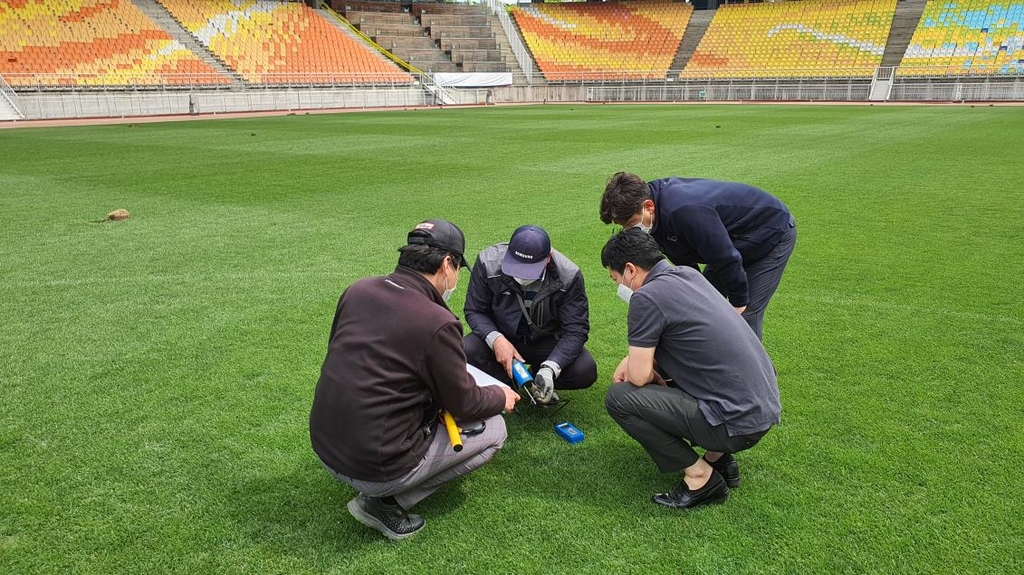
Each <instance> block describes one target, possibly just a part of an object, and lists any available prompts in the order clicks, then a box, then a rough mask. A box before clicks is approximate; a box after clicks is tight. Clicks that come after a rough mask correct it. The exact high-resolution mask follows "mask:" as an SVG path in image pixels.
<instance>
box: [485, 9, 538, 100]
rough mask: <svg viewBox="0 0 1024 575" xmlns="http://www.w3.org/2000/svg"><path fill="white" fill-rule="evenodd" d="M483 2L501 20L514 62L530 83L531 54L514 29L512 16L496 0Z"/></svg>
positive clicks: (531, 79)
mask: <svg viewBox="0 0 1024 575" xmlns="http://www.w3.org/2000/svg"><path fill="white" fill-rule="evenodd" d="M485 2H486V3H487V7H488V8H489V9H490V10H491V13H492V14H495V15H496V16H497V17H498V21H499V22H501V29H502V30H504V31H505V36H506V37H507V38H508V45H509V47H510V48H512V55H513V56H515V57H516V62H519V67H520V68H522V69H523V75H524V76H525V78H526V83H527V84H532V83H533V56H530V51H529V50H527V49H526V45H525V44H523V41H522V39H520V38H519V32H518V31H517V30H516V28H515V25H513V24H512V18H510V17H509V15H508V12H506V11H505V4H502V3H501V2H499V1H498V0H485Z"/></svg>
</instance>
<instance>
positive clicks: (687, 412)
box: [604, 383, 768, 473]
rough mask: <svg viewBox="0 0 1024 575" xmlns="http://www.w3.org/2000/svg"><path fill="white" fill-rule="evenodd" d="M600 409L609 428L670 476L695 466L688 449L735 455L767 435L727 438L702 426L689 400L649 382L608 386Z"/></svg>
mask: <svg viewBox="0 0 1024 575" xmlns="http://www.w3.org/2000/svg"><path fill="white" fill-rule="evenodd" d="M604 405H605V407H606V408H607V409H608V415H611V416H612V419H614V420H615V423H618V424H619V427H621V428H622V429H623V431H625V432H626V433H627V434H629V436H630V437H632V438H633V439H635V440H637V441H638V442H639V443H640V445H641V446H643V448H644V449H645V450H647V453H648V454H649V455H650V456H651V459H653V460H654V464H655V465H657V466H658V470H659V471H661V472H662V473H676V472H679V471H682V470H683V469H686V468H687V467H689V466H691V465H693V464H694V463H697V460H698V459H700V455H698V454H697V452H696V451H694V449H693V446H699V447H703V448H704V449H706V450H708V451H718V452H721V453H736V452H738V451H743V450H744V449H749V448H751V447H753V446H754V445H755V444H756V443H757V442H758V441H760V439H761V438H762V437H764V434H766V433H768V431H767V430H765V431H763V432H759V433H755V434H752V435H734V436H729V432H728V431H727V430H726V429H725V425H711V424H710V423H708V420H707V419H706V418H705V417H704V413H703V412H702V411H701V410H700V407H699V406H698V405H697V400H696V399H695V398H694V397H693V396H692V395H690V394H688V393H686V392H684V391H683V390H681V389H679V388H676V387H665V386H661V385H657V384H654V383H651V384H648V385H645V386H643V387H637V386H635V385H633V384H631V383H616V384H612V386H611V387H610V388H608V394H607V395H605V398H604Z"/></svg>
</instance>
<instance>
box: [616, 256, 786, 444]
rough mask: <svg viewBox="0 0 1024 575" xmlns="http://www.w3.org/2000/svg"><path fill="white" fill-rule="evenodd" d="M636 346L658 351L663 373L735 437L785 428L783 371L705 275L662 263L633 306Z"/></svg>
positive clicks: (656, 355)
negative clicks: (781, 418)
mask: <svg viewBox="0 0 1024 575" xmlns="http://www.w3.org/2000/svg"><path fill="white" fill-rule="evenodd" d="M629 345H631V346H633V347H643V348H651V347H653V348H655V352H654V359H655V361H657V362H658V370H659V371H660V372H661V373H662V374H664V375H665V376H666V377H670V378H672V379H673V380H674V381H675V384H676V385H677V386H678V387H679V388H680V389H682V390H683V391H685V392H686V393H689V394H690V395H692V396H693V397H695V398H696V399H697V403H698V405H699V406H700V410H701V411H702V412H703V413H704V417H706V418H707V420H708V423H710V424H711V425H719V424H722V423H724V424H725V428H726V430H728V432H729V435H730V436H732V435H747V434H751V433H756V432H759V431H765V430H767V429H768V428H770V427H771V426H772V425H774V424H776V423H778V422H779V413H780V412H781V406H780V404H779V388H778V386H777V385H776V381H775V369H774V367H773V366H772V362H771V359H769V358H768V354H767V353H765V351H764V347H763V346H762V345H761V342H760V341H758V339H757V336H756V335H755V334H754V331H753V330H751V329H750V326H749V325H747V322H745V321H744V320H743V318H742V317H740V315H739V314H738V313H736V310H734V309H733V307H732V306H731V305H730V304H729V302H728V301H727V300H726V299H725V298H724V297H722V294H720V293H718V290H716V289H715V288H714V287H712V285H711V284H710V283H708V281H707V280H706V279H704V276H702V275H701V274H700V272H698V271H697V270H695V269H693V268H691V267H688V266H679V267H673V266H671V265H670V264H669V263H668V262H667V261H665V260H662V261H660V262H658V263H657V264H655V265H654V267H653V268H652V269H651V272H650V274H648V276H647V279H646V280H645V281H644V285H643V286H641V287H640V288H639V289H637V290H636V292H635V293H633V297H632V298H631V299H630V300H629Z"/></svg>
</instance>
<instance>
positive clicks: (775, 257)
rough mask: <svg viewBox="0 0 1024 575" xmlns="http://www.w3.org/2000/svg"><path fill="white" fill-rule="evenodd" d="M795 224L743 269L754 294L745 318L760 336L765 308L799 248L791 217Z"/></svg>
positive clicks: (709, 277) (759, 337)
mask: <svg viewBox="0 0 1024 575" xmlns="http://www.w3.org/2000/svg"><path fill="white" fill-rule="evenodd" d="M790 223H791V225H792V227H791V228H789V230H788V231H787V232H786V233H785V234H783V236H782V241H781V242H779V244H778V245H777V246H775V247H774V248H772V250H771V251H770V252H768V254H767V255H765V256H764V257H763V258H761V259H759V260H757V261H756V262H753V263H751V264H749V265H748V264H746V263H744V266H743V271H744V272H746V274H747V289H748V290H749V293H750V301H749V302H748V303H747V309H746V311H744V312H743V319H745V320H746V321H747V325H749V326H750V329H752V330H754V333H756V334H757V339H764V338H763V337H762V332H763V325H762V324H763V323H764V310H765V309H767V308H768V301H769V300H771V299H772V296H773V295H775V290H776V289H778V288H779V283H780V282H781V281H782V272H783V271H785V269H786V264H787V263H789V256H790V255H792V254H793V248H794V247H796V220H790ZM705 277H707V278H708V280H709V281H711V282H712V283H715V282H714V278H713V276H712V275H711V274H707V273H705Z"/></svg>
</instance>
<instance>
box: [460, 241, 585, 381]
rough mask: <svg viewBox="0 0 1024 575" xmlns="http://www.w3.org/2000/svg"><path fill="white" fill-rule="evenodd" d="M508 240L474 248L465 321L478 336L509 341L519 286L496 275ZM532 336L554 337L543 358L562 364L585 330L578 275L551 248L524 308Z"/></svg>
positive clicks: (579, 347)
mask: <svg viewBox="0 0 1024 575" xmlns="http://www.w3.org/2000/svg"><path fill="white" fill-rule="evenodd" d="M507 250H508V243H500V244H496V245H493V246H491V247H489V248H487V249H486V250H484V251H482V252H480V254H479V255H478V256H477V258H476V263H475V264H474V265H473V272H472V274H471V275H470V277H469V288H468V291H467V293H466V305H465V307H464V308H463V312H464V313H465V315H466V323H468V324H469V327H470V329H471V330H473V333H475V334H476V335H477V336H479V337H480V338H481V339H485V338H486V337H487V334H489V333H491V332H493V331H497V332H501V333H502V334H503V335H504V336H505V337H508V338H509V339H513V338H514V337H515V335H516V333H517V331H518V328H519V322H520V318H522V317H523V310H522V307H520V305H519V299H518V298H517V297H516V296H517V295H518V296H520V297H521V296H522V294H523V289H522V287H521V286H520V285H519V284H518V283H516V281H515V280H514V279H512V277H511V276H508V275H505V274H503V273H501V260H502V258H504V257H505V252H506V251H507ZM530 319H531V320H532V321H533V325H534V329H533V330H532V333H531V334H530V337H531V338H533V339H537V338H542V337H554V338H557V339H558V343H557V344H556V345H555V348H554V349H553V350H552V351H551V355H550V356H549V357H548V358H547V360H550V361H553V362H555V363H557V364H558V365H559V366H560V367H562V368H564V367H566V366H568V365H569V364H571V363H572V362H574V361H576V358H577V357H578V356H579V355H580V352H581V351H583V344H585V343H586V342H587V338H588V337H589V334H590V305H589V303H588V302H587V292H586V289H585V288H584V285H583V273H582V272H581V271H580V269H579V267H577V266H576V264H574V263H572V261H570V260H569V258H567V257H565V256H563V255H562V254H561V253H559V252H558V251H557V250H551V261H550V262H548V267H547V271H546V272H545V275H544V280H543V281H542V282H541V287H540V289H539V290H538V291H537V295H536V296H535V297H534V300H533V305H532V306H531V308H530Z"/></svg>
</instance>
